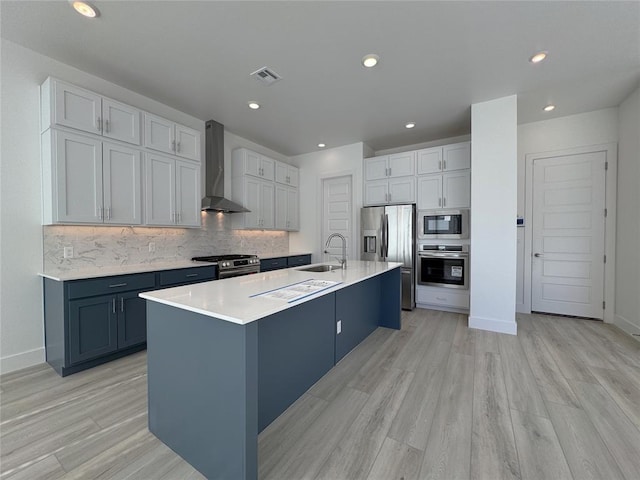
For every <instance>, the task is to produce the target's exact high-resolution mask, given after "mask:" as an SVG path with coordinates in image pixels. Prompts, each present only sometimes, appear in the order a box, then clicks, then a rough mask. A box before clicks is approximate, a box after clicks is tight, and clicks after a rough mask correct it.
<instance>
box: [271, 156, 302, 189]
mask: <svg viewBox="0 0 640 480" xmlns="http://www.w3.org/2000/svg"><path fill="white" fill-rule="evenodd" d="M298 177H299V172H298V168H297V167H294V166H292V165H288V164H286V163H282V162H276V182H278V183H282V184H285V185H290V186H292V187H297V186H298V181H299V178H298Z"/></svg>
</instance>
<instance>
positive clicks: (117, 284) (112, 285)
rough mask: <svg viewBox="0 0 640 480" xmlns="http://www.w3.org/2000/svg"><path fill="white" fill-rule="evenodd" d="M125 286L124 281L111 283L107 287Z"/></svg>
mask: <svg viewBox="0 0 640 480" xmlns="http://www.w3.org/2000/svg"><path fill="white" fill-rule="evenodd" d="M126 286H127V284H126V283H113V284H111V285H109V288H116V287H126Z"/></svg>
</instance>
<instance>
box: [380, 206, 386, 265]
mask: <svg viewBox="0 0 640 480" xmlns="http://www.w3.org/2000/svg"><path fill="white" fill-rule="evenodd" d="M380 228H381V232H380V257H381V258H382V259H383V260H384V237H385V235H384V233H385V232H384V213H383V214H382V215H380Z"/></svg>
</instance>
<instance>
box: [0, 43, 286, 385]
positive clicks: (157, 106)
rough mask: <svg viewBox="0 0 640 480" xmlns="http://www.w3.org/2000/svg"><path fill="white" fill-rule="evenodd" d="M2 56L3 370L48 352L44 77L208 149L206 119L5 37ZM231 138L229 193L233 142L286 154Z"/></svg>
mask: <svg viewBox="0 0 640 480" xmlns="http://www.w3.org/2000/svg"><path fill="white" fill-rule="evenodd" d="M0 57H1V58H0V62H1V65H0V67H1V71H2V79H1V80H2V84H1V86H0V89H1V91H0V93H1V99H2V106H1V117H2V118H3V120H4V122H3V124H2V139H1V145H0V153H1V164H0V186H1V188H0V231H1V232H2V236H1V237H0V259H1V261H0V286H1V289H0V372H8V371H12V370H16V369H19V368H24V367H27V366H30V365H34V364H37V363H40V362H43V361H44V358H45V357H44V328H43V318H42V287H41V279H40V278H39V277H38V276H37V273H38V272H39V271H42V268H43V245H42V226H41V194H40V191H41V184H40V181H41V180H40V126H39V121H40V114H39V112H40V104H39V102H40V91H39V87H40V84H41V83H42V82H43V81H44V80H45V79H46V78H47V77H48V76H50V75H51V76H55V77H58V78H60V79H63V80H66V81H69V82H70V83H73V84H76V85H79V86H82V87H85V88H88V89H90V90H93V91H95V92H98V93H101V94H103V95H105V96H108V97H111V98H114V99H116V100H120V101H122V102H124V103H128V104H130V105H134V106H136V107H139V108H141V109H143V110H146V111H149V112H152V113H154V114H157V115H160V116H163V117H166V118H169V119H171V120H174V121H176V122H178V123H181V124H183V125H186V126H189V127H191V128H194V129H196V130H199V131H200V132H201V134H202V151H203V152H204V121H203V120H200V119H197V118H195V117H192V116H189V115H186V114H184V113H182V112H179V111H178V110H175V109H173V108H170V107H168V106H166V105H163V104H161V103H159V102H156V101H155V100H152V99H150V98H148V97H145V96H143V95H140V94H138V93H135V92H132V91H130V90H127V89H124V88H122V87H119V86H118V85H115V84H113V83H110V82H107V81H105V80H102V79H100V78H98V77H95V76H93V75H90V74H88V73H85V72H82V71H80V70H78V69H76V68H74V67H71V66H69V65H66V64H63V63H60V62H58V61H56V60H53V59H52V58H49V57H46V56H44V55H41V54H39V53H36V52H34V51H32V50H29V49H26V48H24V47H21V46H19V45H17V44H14V43H12V42H9V41H6V40H4V39H3V40H2V43H1V44H0ZM225 142H226V148H225V165H226V166H227V171H226V172H225V180H226V181H225V184H226V185H227V192H229V193H230V185H231V182H230V177H229V176H230V174H231V168H230V162H231V150H232V149H233V148H236V147H239V146H246V147H248V148H252V149H254V150H258V151H260V152H262V153H265V154H266V155H269V156H271V157H274V158H277V159H279V160H284V161H288V159H287V158H286V157H283V156H282V155H280V154H278V153H277V152H273V151H271V150H267V149H265V148H264V147H261V146H260V145H257V144H255V143H252V142H250V141H248V140H245V139H243V138H241V137H238V136H237V135H234V134H233V133H230V132H225ZM203 168H204V163H203ZM228 177H229V178H228ZM203 187H204V175H203Z"/></svg>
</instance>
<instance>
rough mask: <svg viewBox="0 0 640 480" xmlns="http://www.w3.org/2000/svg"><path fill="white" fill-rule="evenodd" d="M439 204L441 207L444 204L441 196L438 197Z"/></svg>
mask: <svg viewBox="0 0 640 480" xmlns="http://www.w3.org/2000/svg"><path fill="white" fill-rule="evenodd" d="M438 206H439V207H441V206H442V199H441V198H439V199H438Z"/></svg>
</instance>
